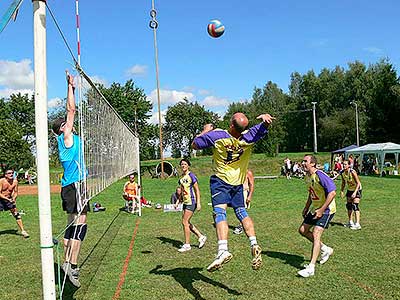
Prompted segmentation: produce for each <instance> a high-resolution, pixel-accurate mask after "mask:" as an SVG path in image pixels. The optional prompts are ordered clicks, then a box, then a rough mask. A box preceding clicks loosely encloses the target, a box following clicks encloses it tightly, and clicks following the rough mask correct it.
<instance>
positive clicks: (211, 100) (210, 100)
mask: <svg viewBox="0 0 400 300" xmlns="http://www.w3.org/2000/svg"><path fill="white" fill-rule="evenodd" d="M201 104H202V105H204V106H205V107H206V108H208V107H219V106H225V107H227V106H228V105H229V101H228V99H225V98H219V97H216V96H207V97H205V98H204V99H203V101H201Z"/></svg>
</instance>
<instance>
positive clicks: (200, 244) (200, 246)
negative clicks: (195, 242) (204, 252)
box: [199, 235, 207, 249]
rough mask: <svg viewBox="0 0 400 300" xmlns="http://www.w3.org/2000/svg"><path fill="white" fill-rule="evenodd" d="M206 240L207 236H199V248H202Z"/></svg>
mask: <svg viewBox="0 0 400 300" xmlns="http://www.w3.org/2000/svg"><path fill="white" fill-rule="evenodd" d="M206 241H207V237H206V236H205V235H202V236H201V237H200V238H199V249H201V248H203V246H204V244H205V243H206Z"/></svg>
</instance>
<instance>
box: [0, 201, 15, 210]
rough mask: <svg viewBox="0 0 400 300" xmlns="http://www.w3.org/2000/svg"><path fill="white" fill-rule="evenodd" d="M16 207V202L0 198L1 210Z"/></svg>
mask: <svg viewBox="0 0 400 300" xmlns="http://www.w3.org/2000/svg"><path fill="white" fill-rule="evenodd" d="M14 208H16V206H15V203H14V202H10V201H7V200H4V199H0V211H3V210H5V211H7V210H10V209H14Z"/></svg>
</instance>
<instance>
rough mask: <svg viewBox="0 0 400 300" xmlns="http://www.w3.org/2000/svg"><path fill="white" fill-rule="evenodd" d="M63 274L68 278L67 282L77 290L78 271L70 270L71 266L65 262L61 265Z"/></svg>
mask: <svg viewBox="0 0 400 300" xmlns="http://www.w3.org/2000/svg"><path fill="white" fill-rule="evenodd" d="M61 268H62V270H63V271H64V273H65V274H66V275H67V276H68V279H69V281H70V282H71V283H72V284H73V285H74V286H75V287H77V288H79V287H80V286H81V283H80V282H79V269H78V268H76V269H72V268H71V265H70V264H69V263H67V262H65V263H63V264H62V266H61Z"/></svg>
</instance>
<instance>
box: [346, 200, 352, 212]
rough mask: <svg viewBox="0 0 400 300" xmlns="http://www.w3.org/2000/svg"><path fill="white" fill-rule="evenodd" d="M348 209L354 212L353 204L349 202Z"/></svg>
mask: <svg viewBox="0 0 400 300" xmlns="http://www.w3.org/2000/svg"><path fill="white" fill-rule="evenodd" d="M346 208H347V210H353V203H350V202H347V203H346Z"/></svg>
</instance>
